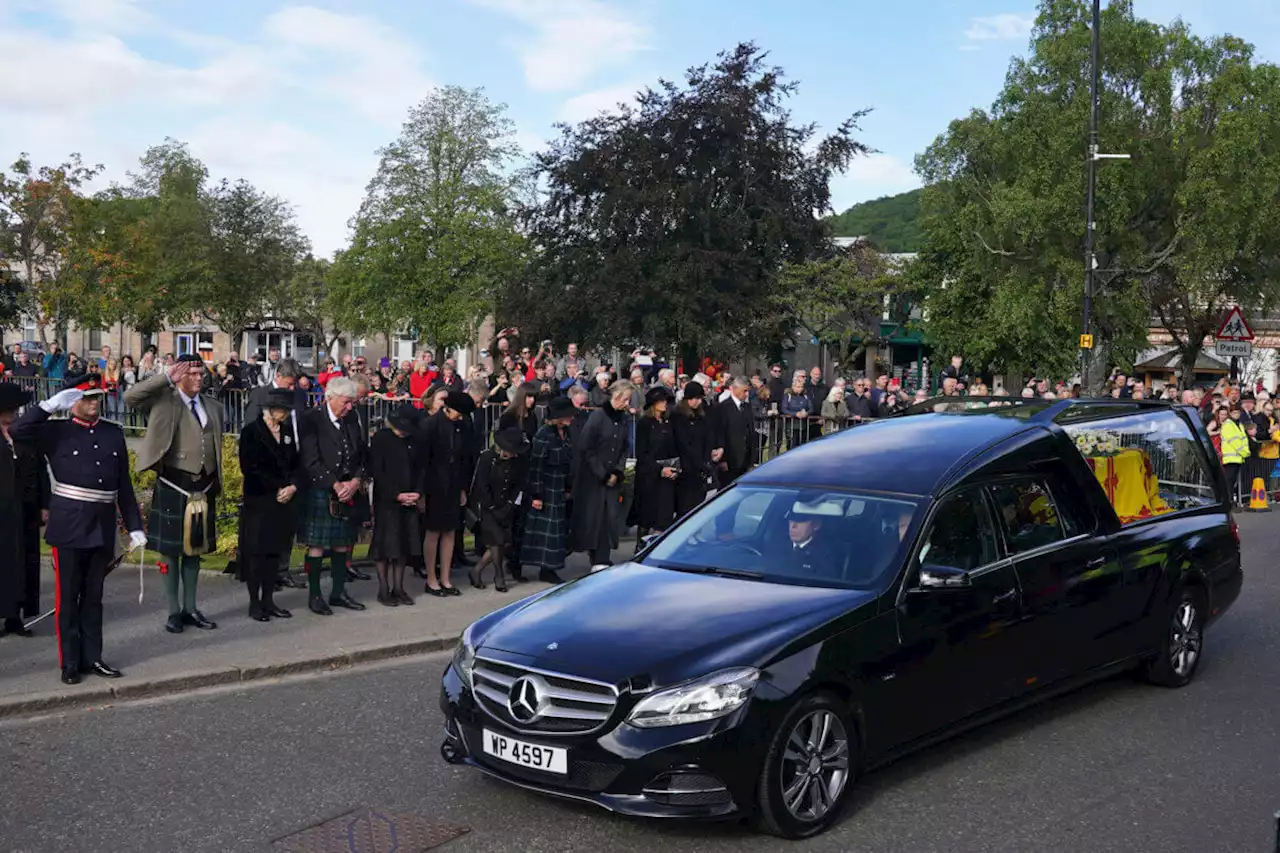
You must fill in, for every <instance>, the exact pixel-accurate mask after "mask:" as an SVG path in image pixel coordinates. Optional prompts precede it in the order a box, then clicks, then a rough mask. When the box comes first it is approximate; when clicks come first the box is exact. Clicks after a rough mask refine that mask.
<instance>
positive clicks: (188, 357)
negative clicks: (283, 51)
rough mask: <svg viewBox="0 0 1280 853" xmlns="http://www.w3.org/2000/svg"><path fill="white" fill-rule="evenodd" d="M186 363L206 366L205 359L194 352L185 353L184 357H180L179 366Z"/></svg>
mask: <svg viewBox="0 0 1280 853" xmlns="http://www.w3.org/2000/svg"><path fill="white" fill-rule="evenodd" d="M184 361H197V362H199V363H200V364H204V359H203V358H201V357H200V356H198V355H196V354H195V353H193V352H184V353H183V354H182V355H180V356H178V363H179V364H181V363H182V362H184Z"/></svg>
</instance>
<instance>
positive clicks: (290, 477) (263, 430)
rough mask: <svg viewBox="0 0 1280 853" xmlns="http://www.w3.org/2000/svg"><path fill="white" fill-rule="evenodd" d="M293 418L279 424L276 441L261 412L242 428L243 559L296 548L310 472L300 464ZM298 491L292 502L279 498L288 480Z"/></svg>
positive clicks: (286, 552)
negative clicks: (302, 498)
mask: <svg viewBox="0 0 1280 853" xmlns="http://www.w3.org/2000/svg"><path fill="white" fill-rule="evenodd" d="M289 426H290V425H289V423H288V422H287V421H286V422H285V423H283V424H281V425H280V441H276V439H275V437H274V436H273V435H272V434H271V430H270V429H268V428H267V425H266V423H265V422H264V421H263V420H262V418H258V419H257V420H256V421H250V422H249V423H247V424H245V425H244V429H242V430H241V431H240V454H239V455H240V471H241V473H242V474H243V475H244V500H243V503H242V505H241V508H240V559H241V560H246V559H248V558H249V557H250V556H255V555H278V554H288V553H289V551H290V550H291V549H292V548H293V532H294V527H295V524H296V520H297V513H298V509H297V508H298V505H299V503H300V500H299V498H300V495H301V494H302V492H301V489H302V488H303V486H305V484H306V475H305V474H304V472H303V471H302V466H301V465H300V464H299V453H298V446H297V445H296V444H295V443H294V441H293V435H292V434H291V432H290V429H289ZM290 485H292V486H297V487H298V488H299V493H298V494H295V495H294V496H293V498H292V499H291V500H290V501H289V502H288V503H284V504H282V503H280V502H279V501H277V500H276V493H277V492H279V491H280V490H281V489H283V488H284V487H285V486H290Z"/></svg>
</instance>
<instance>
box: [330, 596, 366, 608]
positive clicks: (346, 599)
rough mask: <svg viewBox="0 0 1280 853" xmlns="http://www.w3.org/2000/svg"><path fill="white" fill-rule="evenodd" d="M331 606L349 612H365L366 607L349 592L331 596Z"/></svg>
mask: <svg viewBox="0 0 1280 853" xmlns="http://www.w3.org/2000/svg"><path fill="white" fill-rule="evenodd" d="M329 604H330V606H332V607H342V608H345V609H347V610H364V605H363V604H361V603H360V602H358V601H356V600H355V599H354V598H352V597H351V593H349V592H344V593H342V595H331V596H329Z"/></svg>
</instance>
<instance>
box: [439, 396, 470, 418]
mask: <svg viewBox="0 0 1280 853" xmlns="http://www.w3.org/2000/svg"><path fill="white" fill-rule="evenodd" d="M444 405H445V408H449V409H453V410H454V411H455V412H457V413H459V414H462V415H469V414H471V413H472V412H474V411H475V410H476V401H475V400H473V399H471V395H470V394H465V393H463V392H462V391H450V392H449V396H448V397H445V398H444Z"/></svg>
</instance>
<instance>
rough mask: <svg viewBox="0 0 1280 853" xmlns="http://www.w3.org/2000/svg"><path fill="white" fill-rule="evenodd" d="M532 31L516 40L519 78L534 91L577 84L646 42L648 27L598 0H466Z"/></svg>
mask: <svg viewBox="0 0 1280 853" xmlns="http://www.w3.org/2000/svg"><path fill="white" fill-rule="evenodd" d="M471 2H472V3H473V4H474V5H477V6H482V7H484V8H487V9H492V10H494V11H497V12H501V13H503V14H505V15H508V16H510V17H512V18H514V19H516V20H517V21H519V22H520V23H522V24H524V25H525V26H526V27H528V28H530V29H531V30H532V31H533V35H532V38H531V39H528V40H521V41H519V42H517V43H516V49H517V50H518V51H519V53H520V56H521V60H522V62H523V64H524V74H525V80H526V82H527V83H528V84H529V87H530V88H532V89H534V90H535V91H538V92H558V91H564V90H566V89H572V88H575V87H577V86H580V85H582V84H583V83H585V82H587V80H589V79H590V78H591V76H592V75H593V74H594V73H595V72H596V71H598V70H600V69H601V68H606V67H610V66H617V65H620V64H622V63H624V62H626V61H627V60H628V59H629V58H630V57H631V56H632V55H633V54H635V53H638V52H640V51H642V50H645V49H646V48H647V47H648V46H649V37H650V31H649V27H648V26H646V25H644V24H642V23H640V22H639V21H637V20H635V19H634V18H633V17H632V16H631V15H629V14H628V13H627V12H625V11H624V10H623V8H622V7H621V6H620V5H612V4H609V3H606V2H603V0H471Z"/></svg>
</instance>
